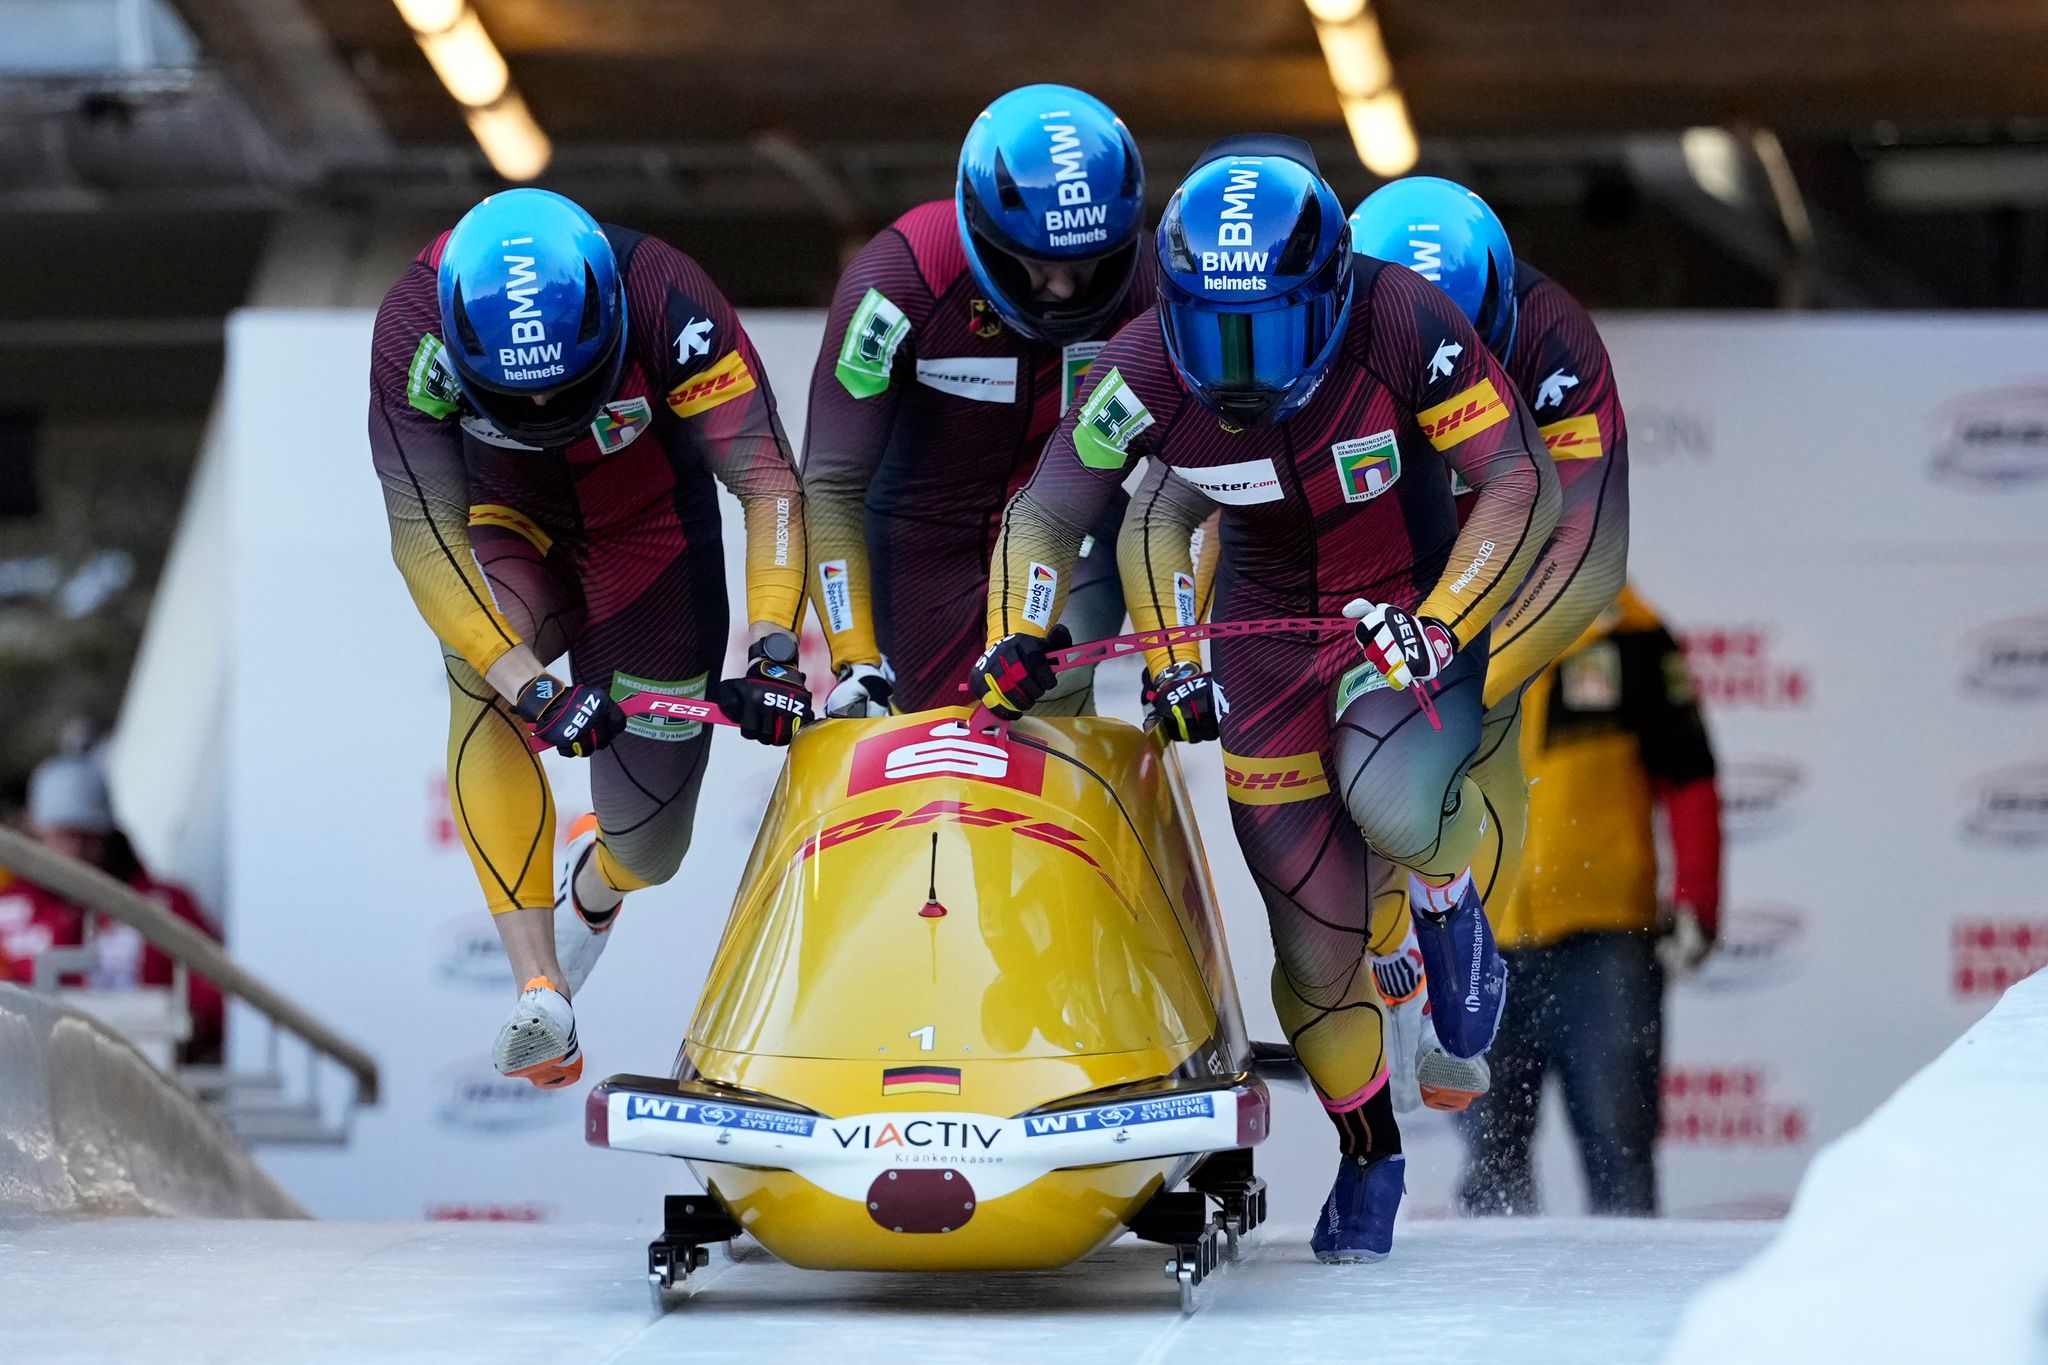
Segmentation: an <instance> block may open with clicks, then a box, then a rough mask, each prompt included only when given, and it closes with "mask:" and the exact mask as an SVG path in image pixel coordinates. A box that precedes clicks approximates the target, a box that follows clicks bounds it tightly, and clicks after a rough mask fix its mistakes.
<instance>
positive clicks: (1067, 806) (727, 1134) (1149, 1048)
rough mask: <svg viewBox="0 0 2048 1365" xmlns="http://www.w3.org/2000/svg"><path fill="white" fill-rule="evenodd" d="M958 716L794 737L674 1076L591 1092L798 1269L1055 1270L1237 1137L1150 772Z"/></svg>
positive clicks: (1206, 961) (1207, 975) (1174, 858)
mask: <svg viewBox="0 0 2048 1365" xmlns="http://www.w3.org/2000/svg"><path fill="white" fill-rule="evenodd" d="M965 714H966V713H965V712H964V710H942V711H928V712H921V713H919V714H917V715H914V716H905V717H892V718H890V719H886V720H874V721H848V720H838V721H832V722H829V723H827V724H821V725H817V726H814V727H809V728H806V730H805V731H804V732H803V734H801V735H800V736H799V737H798V738H797V741H796V743H795V744H793V745H792V746H791V748H790V756H789V762H788V765H787V766H786V768H785V769H784V773H783V777H782V781H781V783H780V784H779V785H778V786H777V788H776V792H775V796H774V798H773V800H772V801H771V802H770V804H769V812H768V818H767V820H766V822H765V824H764V825H763V828H762V830H761V834H760V836H759V838H758V839H757V840H756V843H755V846H754V851H753V856H752V859H751V861H750V862H749V865H748V868H747V873H746V876H745V877H744V879H743V880H742V882H741V888H740V893H739V896H738V898H737V899H736V901H735V903H734V906H733V912H732V916H731V919H730V920H729V921H728V923H727V926H726V931H725V936H724V938H723V940H722V941H721V943H720V945H719V949H718V953H717V955H716V957H715V958H714V960H713V962H712V967H711V972H710V975H709V978H708V980H707V982H706V985H705V990H704V995H703V997H702V1000H701V1001H700V1003H699V1005H698V1009H697V1013H696V1016H695V1018H694V1019H693V1020H692V1021H691V1024H690V1026H689V1032H688V1035H687V1037H686V1039H685V1041H684V1044H683V1050H682V1054H681V1056H680V1058H679V1059H678V1064H677V1072H676V1076H675V1078H674V1079H673V1080H667V1081H664V1080H659V1079H649V1078H642V1077H614V1078H613V1079H612V1080H610V1081H607V1082H605V1083H604V1084H603V1085H601V1086H599V1087H598V1088H597V1089H595V1090H594V1091H593V1092H592V1094H591V1098H590V1102H589V1109H588V1111H587V1112H588V1128H589V1131H588V1134H587V1136H588V1139H589V1140H590V1141H591V1142H592V1143H595V1144H599V1145H609V1146H613V1147H619V1148H625V1149H628V1150H633V1151H644V1152H655V1153H660V1154H665V1155H671V1156H680V1157H683V1158H685V1159H687V1160H689V1161H691V1162H692V1163H693V1167H694V1169H695V1170H696V1172H697V1174H698V1176H699V1178H701V1179H702V1180H703V1181H704V1182H705V1185H706V1186H707V1188H708V1189H710V1190H711V1192H712V1193H714V1194H715V1195H717V1196H718V1198H719V1199H720V1200H721V1201H722V1203H723V1204H724V1205H725V1207H726V1208H727V1209H728V1210H729V1211H730V1212H731V1214H732V1215H733V1217H734V1218H735V1219H737V1220H738V1222H739V1223H740V1225H741V1226H742V1227H744V1228H745V1229H746V1230H747V1231H748V1232H750V1233H751V1234H753V1235H754V1236H755V1237H757V1238H758V1239H759V1240H760V1241H761V1242H762V1243H763V1244H764V1245H766V1246H767V1247H768V1248H769V1249H770V1250H771V1251H773V1252H775V1253H776V1254H777V1255H778V1256H781V1257H782V1258H783V1259H785V1260H787V1261H790V1262H793V1263H795V1264H798V1265H802V1266H809V1267H813V1268H819V1269H1000V1268H1026V1267H1039V1266H1054V1265H1062V1264H1065V1263H1066V1262H1068V1261H1071V1260H1074V1259H1076V1258H1077V1257H1080V1256H1083V1255H1085V1254H1087V1253H1088V1252H1089V1251H1090V1250H1092V1249H1093V1248H1095V1247H1096V1246H1098V1245H1100V1244H1101V1243H1102V1242H1104V1241H1105V1240H1107V1239H1108V1238H1110V1237H1112V1236H1114V1235H1116V1233H1117V1232H1119V1231H1120V1230H1121V1228H1122V1226H1123V1224H1124V1223H1125V1222H1126V1221H1127V1220H1128V1219H1129V1218H1130V1217H1131V1216H1132V1215H1133V1214H1134V1213H1135V1212H1136V1211H1137V1210H1138V1209H1139V1208H1140V1207H1141V1206H1143V1204H1144V1203H1145V1202H1146V1200H1148V1199H1149V1198H1150V1197H1151V1196H1152V1195H1153V1194H1154V1193H1156V1192H1157V1191H1158V1190H1160V1189H1161V1188H1162V1187H1165V1186H1171V1185H1172V1184H1174V1183H1175V1182H1177V1181H1179V1180H1180V1179H1181V1178H1182V1177H1184V1176H1185V1175H1186V1174H1187V1172H1188V1170H1189V1169H1190V1168H1191V1167H1192V1166H1193V1164H1194V1162H1195V1160H1196V1159H1197V1158H1198V1157H1199V1155H1200V1154H1202V1153H1205V1152H1211V1151H1218V1150H1223V1149H1229V1148H1237V1147H1244V1146H1249V1145H1251V1144H1253V1143H1256V1142H1258V1141H1259V1140H1261V1139H1262V1138H1263V1137H1264V1136H1265V1128H1266V1095H1265V1091H1264V1088H1263V1086H1262V1085H1261V1083H1260V1082H1259V1081H1258V1080H1257V1079H1256V1078H1255V1077H1254V1076H1253V1075H1252V1062H1251V1053H1250V1048H1249V1046H1248V1044H1247V1043H1246V1041H1245V1034H1244V1025H1243V1018H1242V1014H1241V1011H1240V1009H1239V1006H1238V999H1237V993H1236V988H1235V985H1234V982H1233V979H1232V977H1231V971H1230V961H1229V956H1228V953H1227V951H1226V949H1225V945H1224V941H1223V933H1222V925H1221V922H1220V919H1219V917H1218V915H1217V913H1216V906H1215V900H1214V893H1213V891H1212V889H1211V885H1210V879H1209V872H1208V866H1207V863H1206V861H1205V860H1204V858H1203V854H1202V849H1201V844H1200V841H1199V839H1198V837H1197V835H1196V832H1195V829H1194V824H1193V820H1192V817H1191V815H1190V814H1189V810H1188V803H1187V798H1186V793H1185V790H1184V789H1183V787H1182V785H1181V781H1180V775H1179V770H1178V768H1177V766H1176V765H1175V762H1174V759H1173V756H1172V754H1171V753H1170V751H1168V750H1167V748H1166V746H1165V745H1164V743H1163V742H1162V741H1159V740H1156V739H1154V738H1152V737H1149V736H1147V735H1145V734H1143V733H1141V732H1140V731H1138V730H1137V729H1135V728H1134V727H1132V726H1130V725H1127V724H1124V723H1123V722H1121V721H1115V720H1108V719H1100V718H1093V717H1090V718H1081V719H1075V720H1051V721H1025V722H1021V723H1019V724H1018V725H1016V726H1015V727H1013V728H1012V729H1011V731H1010V733H1009V735H1008V736H1007V737H1000V736H996V735H993V734H969V733H967V731H966V728H965V726H964V725H963V723H962V721H963V719H964V717H965Z"/></svg>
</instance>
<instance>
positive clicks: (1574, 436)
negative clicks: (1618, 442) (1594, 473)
mask: <svg viewBox="0 0 2048 1365" xmlns="http://www.w3.org/2000/svg"><path fill="white" fill-rule="evenodd" d="M1536 430H1537V431H1538V432H1539V433H1541V435H1542V437H1543V444H1544V445H1546V446H1548V447H1550V458H1551V459H1553V460H1597V459H1599V458H1600V457H1601V456H1602V455H1604V454H1606V453H1607V452H1606V450H1605V449H1604V448H1603V447H1602V445H1601V443H1600V418H1599V416H1598V415H1597V414H1595V413H1590V412H1587V413H1581V414H1580V415H1579V416H1577V417H1567V418H1565V419H1564V420H1563V421H1561V422H1552V423H1551V424H1550V425H1549V426H1547V427H1538V428H1536Z"/></svg>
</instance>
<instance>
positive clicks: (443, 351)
mask: <svg viewBox="0 0 2048 1365" xmlns="http://www.w3.org/2000/svg"><path fill="white" fill-rule="evenodd" d="M405 401H406V402H408V403H410V404H412V405H413V406H414V407H416V408H418V409H419V410H420V411H421V412H424V413H425V414H426V415H427V416H429V417H431V418H433V419H434V420H435V421H437V422H439V421H443V420H445V419H447V418H450V417H453V416H454V415H455V413H456V411H457V410H458V409H460V408H461V407H462V386H461V385H460V384H459V383H457V382H456V379H455V369H454V367H453V366H452V365H450V364H449V363H448V350H447V348H446V347H445V346H443V345H442V344H441V338H439V337H437V336H435V335H434V334H433V333H432V332H428V333H427V334H426V335H424V336H422V337H421V338H420V344H419V345H418V346H417V347H415V348H414V350H413V353H412V364H411V366H409V367H408V368H407V370H406V372H405Z"/></svg>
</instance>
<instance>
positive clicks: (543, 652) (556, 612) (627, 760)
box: [370, 226, 804, 912]
mask: <svg viewBox="0 0 2048 1365" xmlns="http://www.w3.org/2000/svg"><path fill="white" fill-rule="evenodd" d="M604 233H605V237H606V238H607V239H608V240H609V241H610V243H611V246H612V250H613V252H614V253H615V255H616V256H617V258H618V262H619V269H620V272H621V274H622V275H623V276H624V279H625V291H626V307H627V319H628V322H627V337H628V342H627V344H628V347H629V352H628V355H627V357H626V362H625V366H624V369H623V370H622V372H621V374H620V376H619V381H618V386H617V389H616V391H615V392H614V394H613V396H612V399H611V401H609V402H607V403H606V404H605V405H604V407H603V408H602V409H601V410H600V411H599V413H598V416H597V418H596V420H595V421H594V422H593V423H592V424H591V426H590V428H589V430H588V431H586V432H585V433H584V434H582V435H581V436H579V437H578V438H577V439H576V440H575V441H574V442H572V443H570V444H569V445H567V446H564V447H561V448H556V449H547V450H540V449H536V448H534V447H531V446H525V445H521V444H519V443H518V442H516V441H513V440H510V439H509V438H507V437H506V436H505V435H504V434H503V433H501V432H499V431H497V430H496V429H495V428H494V427H492V426H491V424H490V423H489V422H487V421H485V420H484V419H483V418H482V417H481V416H479V415H477V414H476V413H474V412H473V411H471V410H470V408H469V407H468V405H467V404H466V402H465V401H464V400H463V397H462V394H461V391H460V389H459V387H458V386H457V384H456V382H455V377H454V374H453V371H452V370H451V369H450V362H449V360H448V358H447V357H446V356H445V355H444V354H443V353H442V342H441V339H440V337H439V336H438V335H437V333H438V331H439V329H440V326H441V322H440V311H439V305H438V303H437V298H436V287H435V279H436V271H437V269H438V267H439V265H440V256H441V251H442V249H443V247H444V246H445V244H446V242H447V234H445V233H444V234H442V236H441V237H440V238H439V239H437V240H436V241H435V242H434V244H433V245H432V246H430V247H429V248H428V249H427V250H425V251H423V252H421V253H420V255H419V257H418V259H417V260H415V261H414V262H413V264H412V265H411V267H410V268H408V269H407V271H406V273H405V274H404V275H403V276H402V277H401V278H400V279H399V281H398V283H397V284H395V285H393V286H392V288H391V291H390V293H388V294H386V295H385V297H384V302H383V305H382V306H381V307H380V308H379V309H378V310H377V325H376V334H375V339H374V341H373V343H372V351H371V357H370V449H371V453H372V456H373V458H374V460H375V462H376V468H377V474H378V477H379V478H380V479H381V480H382V481H383V484H384V505H385V510H386V513H387V515H388V516H389V519H390V523H391V549H392V556H393V558H394V559H396V560H397V562H398V567H399V569H400V571H401V572H402V573H403V574H404V575H405V581H406V586H407V587H408V588H410V589H411V591H412V596H413V601H414V602H415V603H416V604H417V605H418V607H419V610H420V614H421V615H422V616H423V617H425V618H426V621H427V624H428V625H429V626H430V627H432V628H433V631H434V634H435V635H437V636H438V637H439V638H440V640H441V642H442V653H443V656H444V658H445V661H446V666H447V672H448V687H449V698H450V702H451V711H450V731H449V737H448V790H449V796H450V799H451V801H452V803H453V805H454V811H455V823H456V827H457V828H458V829H459V830H460V831H461V832H462V837H463V841H464V843H465V844H466V845H467V847H468V849H469V852H470V857H471V860H472V861H473V862H474V863H475V866H476V871H477V876H478V879H479V880H480V881H481V882H482V884H483V889H484V895H485V899H486V901H487V902H488V903H489V904H490V907H491V909H492V910H493V911H494V912H497V911H506V910H512V909H519V908H528V907H538V906H546V905H552V904H553V903H554V888H553V877H552V872H551V867H552V860H553V850H554V843H555V818H554V804H553V797H552V795H551V793H550V791H549V787H548V782H547V778H546V775H545V773H543V772H542V770H541V767H540V765H539V763H538V762H537V761H536V760H535V758H534V756H533V755H532V754H531V753H530V752H528V750H527V746H526V738H527V727H526V726H525V724H524V723H522V722H521V721H520V720H519V718H518V717H517V716H516V715H514V714H513V712H512V710H511V708H510V706H509V705H508V704H507V702H506V700H505V699H504V698H502V697H500V696H498V695H497V693H496V691H495V690H494V689H493V688H492V687H491V686H490V685H489V684H488V683H486V682H485V681H484V678H485V675H486V674H488V673H489V671H490V668H491V665H492V664H493V663H495V662H496V661H497V660H498V659H499V658H500V657H501V656H502V655H503V654H504V653H505V652H506V651H507V650H509V649H511V648H512V647H513V646H514V645H515V644H520V643H524V644H527V645H530V646H531V647H532V648H533V651H534V652H535V653H536V654H537V655H538V656H539V657H540V658H541V660H542V661H543V662H545V661H547V660H550V659H553V658H555V657H556V656H557V655H559V654H561V653H562V652H563V650H565V649H566V650H568V651H569V654H570V662H571V664H572V666H573V670H574V676H575V678H576V680H577V681H578V682H586V683H590V684H593V685H595V686H598V687H602V688H606V689H608V690H609V691H610V692H611V694H612V695H613V696H614V697H623V696H625V695H627V694H628V693H631V692H640V691H654V692H666V693H672V694H675V695H681V696H689V697H703V696H705V695H706V692H707V690H708V689H709V687H710V686H711V685H712V684H713V683H715V681H716V670H717V669H718V668H719V666H720V663H721V661H722V659H723V657H724V654H725V646H726V631H727V606H726V584H725V558H724V551H723V549H722V546H721V541H720V532H719V512H718V500H717V496H716V491H715V488H714V485H713V482H712V481H713V479H714V477H715V478H716V479H717V480H719V481H720V482H722V483H724V484H725V486H726V487H727V488H729V489H730V490H731V491H732V492H733V493H734V494H735V495H736V496H737V497H738V498H739V500H740V503H741V506H742V507H743V509H744V510H745V514H746V522H747V610H748V616H749V618H750V619H751V620H755V621H768V622H773V623H776V624H779V625H781V626H782V627H783V628H784V629H788V630H794V629H795V628H796V626H797V623H798V621H799V618H800V615H801V612H802V609H803V569H802V566H803V555H804V546H803V517H802V504H801V502H800V497H799V492H798V486H797V475H796V467H795V463H794V461H793V460H791V458H790V452H789V446H788V442H787V441H786V439H785V438H784V436H783V434H782V425H781V422H780V421H779V420H778V419H777V417H776V412H775V400H774V397H773V395H772V394H771V393H770V391H769V388H768V377H767V375H766V373H765V372H764V371H763V370H762V368H761V361H760V357H759V356H758V355H756V354H755V352H754V347H753V344H752V343H751V342H750V341H748V339H747V336H746V334H745V332H743V331H742V330H741V328H740V324H739V319H738V318H737V317H735V316H734V314H733V310H732V307H731V305H729V304H728V303H727V302H726V300H725V297H724V296H723V295H722V294H721V293H720V292H719V291H718V289H717V287H716V286H714V285H713V284H712V283H711V281H710V279H709V278H708V277H707V276H706V275H705V274H704V272H703V270H702V269H700V268H699V267H698V265H697V263H696V262H695V261H692V260H691V259H690V258H689V257H687V256H685V255H683V254H682V253H681V252H679V251H677V250H676V249H675V248H673V247H671V246H669V245H667V244H666V243H664V242H662V241H660V240H658V239H657V238H653V237H647V236H643V235H641V234H639V233H637V232H629V231H627V230H625V229H623V228H617V227H609V226H608V227H606V228H605V229H604ZM709 742H710V733H709V731H708V729H707V728H706V727H705V726H703V725H701V724H699V723H697V722H677V721H672V720H665V719H659V718H655V717H636V718H634V719H633V720H631V721H629V722H628V723H627V729H626V732H625V733H624V734H622V735H620V736H619V737H618V738H616V739H615V740H613V741H612V743H611V744H610V745H608V746H607V747H606V748H605V749H603V750H602V751H600V752H599V753H597V754H596V755H595V756H594V757H592V759H591V760H590V768H591V772H590V783H591V796H592V801H593V803H594V805H595V806H596V809H597V815H598V821H599V828H600V840H599V845H598V867H599V870H600V871H601V872H602V874H603V875H604V877H605V879H606V880H607V881H609V882H610V883H611V884H612V885H613V886H615V887H618V888H619V889H620V890H630V889H633V888H634V887H639V886H647V885H653V884H655V883H658V882H661V881H665V880H666V879H667V878H668V877H669V876H671V875H672V874H673V873H674V872H675V869H676V866H677V864H678V863H679V862H680V861H681V859H682V856H683V853H684V851H685V850H686V849H687V848H688V846H689V840H690V826H691V822H692V818H693V815H694V812H695V808H696V802H697V789H698V786H699V785H700V783H701V782H702V780H703V775H704V763H705V759H706V757H707V756H708V752H709Z"/></svg>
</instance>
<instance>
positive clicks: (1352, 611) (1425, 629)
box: [1344, 598, 1458, 688]
mask: <svg viewBox="0 0 2048 1365" xmlns="http://www.w3.org/2000/svg"><path fill="white" fill-rule="evenodd" d="M1344 614H1345V615H1346V616H1349V617H1350V618H1351V619H1353V620H1354V621H1357V622H1358V628H1357V636H1358V646H1359V648H1360V649H1362V650H1363V651H1364V652H1365V657H1366V661H1367V662H1368V663H1370V664H1371V665H1372V666H1373V667H1374V668H1376V669H1378V670H1379V672H1380V676H1382V677H1384V678H1385V679H1386V680H1387V683H1388V684H1389V685H1390V686H1392V687H1395V688H1405V687H1407V686H1409V685H1410V684H1411V683H1418V682H1427V681H1429V680H1430V679H1431V678H1434V677H1435V676H1436V675H1437V674H1438V673H1440V672H1442V671H1443V669H1444V668H1445V667H1446V666H1448V665H1449V663H1450V662H1451V656H1452V655H1453V654H1455V653H1456V652H1457V647H1458V646H1457V640H1456V638H1455V637H1453V636H1452V634H1451V632H1450V630H1449V629H1448V628H1447V627H1446V626H1445V625H1444V624H1443V623H1442V622H1441V621H1437V620H1433V619H1431V618H1429V617H1426V616H1425V617H1418V616H1415V615H1413V614H1411V613H1409V612H1406V611H1403V610H1402V609H1401V608H1399V607H1393V606H1388V605H1386V604H1385V603H1382V602H1368V601H1366V600H1365V599H1364V598H1358V599H1356V600H1354V601H1352V602H1351V603H1349V604H1348V605H1346V606H1345V608H1344Z"/></svg>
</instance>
